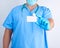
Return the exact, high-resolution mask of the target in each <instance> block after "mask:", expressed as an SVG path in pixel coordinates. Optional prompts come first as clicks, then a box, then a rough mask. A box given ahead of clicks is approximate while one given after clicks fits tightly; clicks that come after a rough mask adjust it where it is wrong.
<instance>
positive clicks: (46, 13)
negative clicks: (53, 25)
mask: <svg viewBox="0 0 60 48" xmlns="http://www.w3.org/2000/svg"><path fill="white" fill-rule="evenodd" d="M43 16H44V18H46V19H49V18H52V14H51V11H50V9H49V8H45V10H44V14H43Z"/></svg>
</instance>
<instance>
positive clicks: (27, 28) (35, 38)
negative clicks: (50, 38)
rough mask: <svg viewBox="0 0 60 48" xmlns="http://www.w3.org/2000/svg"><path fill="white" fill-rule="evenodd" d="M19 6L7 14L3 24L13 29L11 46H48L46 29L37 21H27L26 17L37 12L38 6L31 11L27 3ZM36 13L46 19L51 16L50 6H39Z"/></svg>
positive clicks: (31, 47)
mask: <svg viewBox="0 0 60 48" xmlns="http://www.w3.org/2000/svg"><path fill="white" fill-rule="evenodd" d="M22 8H23V5H20V6H17V7H15V8H13V9H12V11H11V12H10V13H9V15H8V16H7V18H6V20H5V22H4V23H3V26H4V27H5V28H8V29H12V30H13V35H12V39H11V41H12V44H11V48H48V47H47V41H46V40H47V39H46V31H44V29H42V28H41V27H40V26H38V25H37V24H36V23H35V22H27V21H26V17H27V16H31V15H32V13H35V11H36V9H37V7H36V8H34V10H32V11H30V10H29V8H28V7H27V6H26V5H25V8H23V9H22ZM36 14H37V15H38V16H39V15H40V16H41V17H43V18H45V19H49V18H51V14H50V11H49V9H48V8H46V7H43V6H39V9H38V11H37V12H36Z"/></svg>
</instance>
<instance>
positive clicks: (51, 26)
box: [48, 19, 54, 29]
mask: <svg viewBox="0 0 60 48" xmlns="http://www.w3.org/2000/svg"><path fill="white" fill-rule="evenodd" d="M48 20H49V22H50V29H52V28H53V27H54V21H53V19H48Z"/></svg>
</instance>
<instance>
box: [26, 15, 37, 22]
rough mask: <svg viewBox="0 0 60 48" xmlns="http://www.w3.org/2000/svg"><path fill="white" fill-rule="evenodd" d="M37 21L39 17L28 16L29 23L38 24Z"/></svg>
mask: <svg viewBox="0 0 60 48" xmlns="http://www.w3.org/2000/svg"><path fill="white" fill-rule="evenodd" d="M36 21H37V17H36V16H35V14H33V16H27V22H36Z"/></svg>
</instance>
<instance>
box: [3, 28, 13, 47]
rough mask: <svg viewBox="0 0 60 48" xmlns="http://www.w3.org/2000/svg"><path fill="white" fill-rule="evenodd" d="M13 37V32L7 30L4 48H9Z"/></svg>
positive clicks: (4, 37)
mask: <svg viewBox="0 0 60 48" xmlns="http://www.w3.org/2000/svg"><path fill="white" fill-rule="evenodd" d="M11 35H12V30H10V29H7V28H6V29H5V33H4V36H3V48H9V44H10V40H11Z"/></svg>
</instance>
